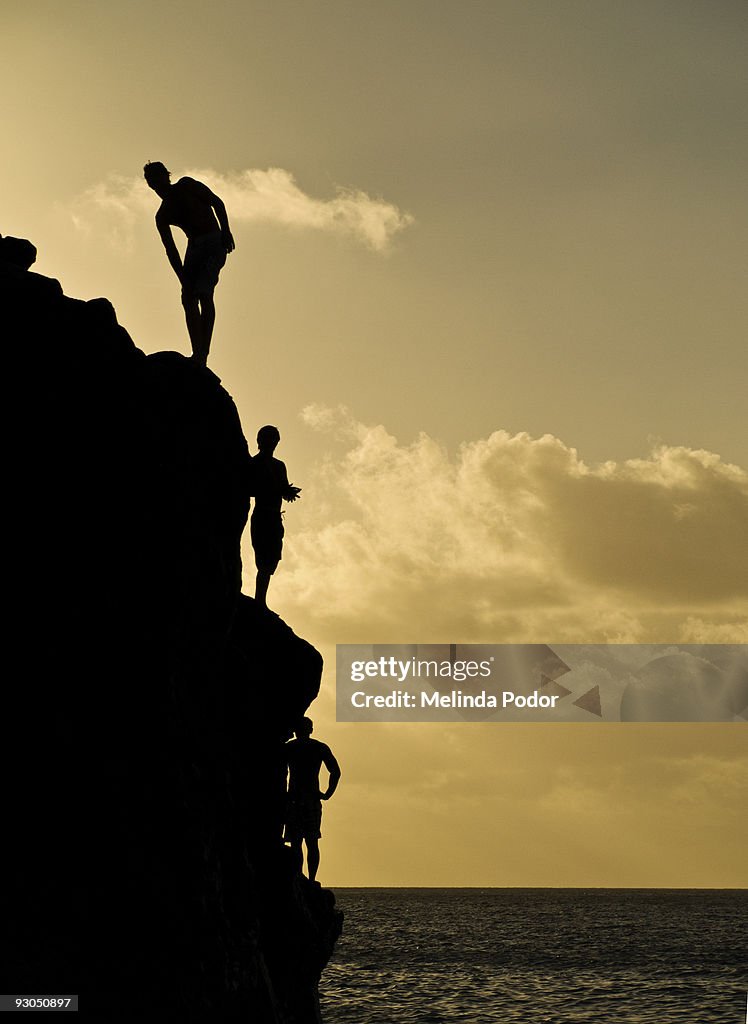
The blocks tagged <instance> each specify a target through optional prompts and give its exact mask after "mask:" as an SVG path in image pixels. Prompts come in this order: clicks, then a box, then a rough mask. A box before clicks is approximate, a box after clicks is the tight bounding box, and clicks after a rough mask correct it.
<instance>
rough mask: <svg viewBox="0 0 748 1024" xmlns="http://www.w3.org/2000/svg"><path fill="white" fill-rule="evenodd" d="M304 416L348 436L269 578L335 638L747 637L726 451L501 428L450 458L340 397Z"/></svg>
mask: <svg viewBox="0 0 748 1024" xmlns="http://www.w3.org/2000/svg"><path fill="white" fill-rule="evenodd" d="M303 418H304V420H305V422H306V423H307V425H308V426H309V427H311V428H313V429H315V430H318V431H321V432H322V433H323V434H325V435H327V436H329V437H330V438H331V439H336V440H335V441H333V440H331V443H337V444H338V445H340V443H341V441H342V442H343V444H344V447H345V450H344V451H343V453H342V454H341V455H340V456H339V457H336V458H335V459H332V458H330V459H328V460H327V461H326V462H324V463H323V464H321V465H320V466H319V467H318V468H317V471H316V473H315V475H314V479H313V480H312V481H311V484H310V483H309V481H307V485H306V486H305V490H304V495H305V510H304V517H303V519H302V518H301V515H297V513H296V512H294V525H293V526H292V527H291V526H290V527H289V530H290V535H289V542H288V545H287V548H288V557H287V558H286V557H285V556H284V563H283V565H284V568H283V571H282V572H281V573H279V575H278V577H277V580H276V581H275V582H274V584H273V586H274V588H276V587H277V591H278V592H280V591H282V594H283V601H284V608H288V607H289V604H294V603H296V604H299V605H301V606H304V607H305V608H307V609H308V608H310V607H311V608H314V610H315V615H316V616H317V617H318V618H319V619H320V620H322V621H327V622H328V624H329V626H330V629H331V631H332V632H334V633H335V635H336V639H337V640H338V642H343V641H344V640H345V639H350V638H351V636H352V634H355V636H354V637H353V639H354V640H355V641H357V642H360V641H361V639H362V637H364V636H365V638H366V640H367V641H369V640H371V641H372V642H375V641H377V640H379V639H386V640H389V641H391V642H395V641H397V640H399V639H403V640H404V641H407V640H411V641H412V640H413V639H415V638H417V639H419V640H420V641H427V640H428V639H433V640H437V641H441V642H446V640H448V639H449V637H459V638H460V639H463V640H473V641H478V640H484V641H538V640H541V639H542V640H546V641H548V642H552V641H555V642H561V641H562V640H563V641H567V642H602V641H608V642H644V641H647V642H669V641H679V642H683V641H686V640H693V639H695V638H696V637H698V638H699V640H700V641H701V642H708V641H709V640H711V641H713V642H719V641H730V642H733V643H735V642H741V641H743V640H748V635H747V629H746V621H747V620H748V596H747V595H746V584H745V581H746V579H748V474H747V473H746V472H745V471H744V470H742V469H741V468H739V467H737V466H734V465H730V464H728V463H725V462H723V461H722V460H721V459H720V458H719V456H717V455H714V454H712V453H710V452H705V451H695V450H691V449H687V448H683V447H665V446H661V447H658V448H656V449H655V450H653V451H652V453H651V454H650V456H649V457H648V458H647V459H631V460H627V461H624V462H606V463H603V464H601V465H597V466H590V465H587V464H586V463H585V462H584V461H583V460H582V458H580V456H579V454H578V453H577V451H576V450H575V449H573V448H570V447H568V446H567V445H565V444H564V443H563V441H561V440H560V439H559V438H557V437H553V436H551V435H549V434H548V435H545V436H543V437H540V438H533V437H530V436H529V435H528V434H525V433H520V434H515V435H511V434H509V433H507V432H506V431H502V430H499V431H496V432H495V433H493V434H491V435H490V436H489V437H487V438H484V439H480V440H476V441H472V442H468V443H465V444H463V445H462V447H461V448H460V449H459V451H458V452H457V454H456V456H455V457H450V455H449V453H448V452H447V451H446V450H445V449H444V448H443V447H442V446H441V445H440V444H438V443H437V442H436V441H435V440H433V439H432V438H430V437H429V436H427V435H426V434H421V435H420V436H419V437H418V438H416V440H415V441H413V442H412V443H410V444H407V445H402V444H400V443H398V441H397V440H396V438H394V437H393V436H392V435H391V434H390V433H389V432H388V431H387V430H386V429H385V427H384V426H382V425H375V426H367V425H364V424H361V423H358V422H357V421H356V420H355V418H353V417H352V415H351V414H350V412H348V411H347V410H345V409H337V410H331V409H329V408H324V407H317V406H312V407H309V408H308V409H306V410H305V411H304V414H303ZM401 634H402V636H401Z"/></svg>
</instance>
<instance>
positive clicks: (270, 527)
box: [249, 424, 301, 607]
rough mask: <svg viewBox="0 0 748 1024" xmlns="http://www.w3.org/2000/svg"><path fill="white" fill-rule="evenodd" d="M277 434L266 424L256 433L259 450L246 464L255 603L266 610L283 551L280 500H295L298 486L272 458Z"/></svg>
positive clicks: (279, 462) (277, 440)
mask: <svg viewBox="0 0 748 1024" xmlns="http://www.w3.org/2000/svg"><path fill="white" fill-rule="evenodd" d="M279 441H280V431H279V430H278V428H277V427H273V426H271V425H270V424H268V425H267V426H266V427H261V428H260V430H258V432H257V447H258V448H259V449H260V450H259V452H258V453H257V455H255V456H253V458H252V460H251V462H250V488H249V491H250V494H252V495H254V499H255V507H254V510H253V512H252V519H251V522H250V524H249V530H250V536H251V537H252V547H253V548H254V550H255V565H256V566H257V579H256V582H255V601H257V603H258V604H261V605H262V606H263V607H267V592H268V587H269V586H270V577H271V576H272V575H273V573H274V572H275V570H276V569H277V568H278V562H280V559H281V554H282V552H283V533H284V531H283V519H282V517H281V504H282V502H283V501H296V499H297V498H298V496H299V494H300V493H301V488H300V487H294V486H293V485H292V484H290V483H289V482H288V473H287V472H286V466H285V463H283V462H281V461H280V459H276V458H274V456H273V452H274V451H275V449H276V448H277V447H278V442H279Z"/></svg>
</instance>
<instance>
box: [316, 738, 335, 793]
mask: <svg viewBox="0 0 748 1024" xmlns="http://www.w3.org/2000/svg"><path fill="white" fill-rule="evenodd" d="M322 763H323V764H324V766H325V768H327V770H328V772H329V773H330V781H329V782H328V784H327V789H326V790H325V792H324V793H320V795H319V797H320V800H329V799H330V797H331V796H332V795H333V793H334V792H335V790H336V789H337V788H338V783H339V782H340V765H339V764H338V762H337V761H336V759H335V755H334V754H333V752H332V751H331V750H330V748H329V747H325V752H324V754H323V755H322Z"/></svg>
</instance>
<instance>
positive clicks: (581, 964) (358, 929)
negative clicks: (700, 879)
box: [320, 889, 748, 1024]
mask: <svg viewBox="0 0 748 1024" xmlns="http://www.w3.org/2000/svg"><path fill="white" fill-rule="evenodd" d="M334 891H335V895H336V898H337V903H338V906H339V907H340V908H341V909H342V910H343V911H344V912H345V925H344V929H343V935H342V937H341V939H340V940H339V942H338V945H337V947H336V950H335V953H334V955H333V959H332V960H331V962H330V963H329V964H328V966H327V967H326V968H325V972H324V974H323V976H322V983H321V985H320V994H321V1001H322V1018H323V1020H324V1022H325V1024H415V1022H418V1024H448V1022H449V1024H455V1022H470V1024H483V1022H497V1024H499V1022H501V1024H566V1022H574V1024H587V1022H594V1024H619V1022H620V1024H675V1022H679V1024H681V1022H682V1024H746V1020H747V1017H746V998H747V996H746V989H747V988H748V936H747V927H746V922H747V920H748V891H746V890H714V889H712V890H704V889H694V890H685V889H336V890H334Z"/></svg>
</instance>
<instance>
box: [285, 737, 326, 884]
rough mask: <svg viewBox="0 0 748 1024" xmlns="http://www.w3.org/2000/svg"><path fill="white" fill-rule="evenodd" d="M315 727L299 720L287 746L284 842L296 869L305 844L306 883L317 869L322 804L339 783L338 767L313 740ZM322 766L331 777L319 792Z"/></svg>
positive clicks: (313, 876)
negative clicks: (289, 850)
mask: <svg viewBox="0 0 748 1024" xmlns="http://www.w3.org/2000/svg"><path fill="white" fill-rule="evenodd" d="M313 728H314V723H313V722H312V720H311V718H302V719H301V721H300V722H299V724H298V725H297V726H296V729H295V730H294V734H295V736H296V739H293V740H290V742H288V743H287V744H286V766H287V770H288V798H287V801H286V824H285V831H284V839H285V841H286V842H287V843H290V844H291V850H292V851H293V854H294V859H295V862H296V866H297V869H298V870H299V871H301V870H302V868H303V866H304V853H303V850H302V848H301V843H302V840H303V841H304V842H306V861H307V872H308V875H309V881H310V882H314V881H315V879H316V877H317V869H318V868H319V840H320V838H321V836H322V832H321V825H322V801H323V800H329V799H330V797H331V796H332V795H333V793H334V792H335V790H336V789H337V788H338V783H339V782H340V765H339V764H338V762H337V761H336V760H335V757H334V755H333V752H332V751H331V750H330V748H329V747H328V746H327V744H326V743H320V742H319V740H313V739H312V730H313ZM322 765H324V766H325V768H327V770H328V772H329V773H330V779H329V782H328V784H327V789H326V790H325V791H324V793H322V792H320V788H319V772H320V768H321V767H322Z"/></svg>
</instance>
